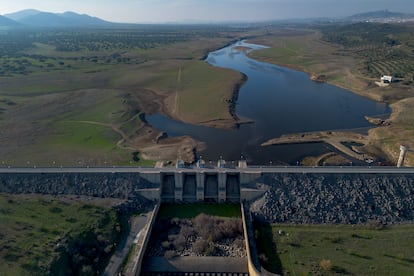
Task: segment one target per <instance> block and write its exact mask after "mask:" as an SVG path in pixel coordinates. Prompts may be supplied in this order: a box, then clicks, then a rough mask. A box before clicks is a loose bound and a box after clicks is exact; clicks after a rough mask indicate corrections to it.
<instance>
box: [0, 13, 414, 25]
mask: <svg viewBox="0 0 414 276" xmlns="http://www.w3.org/2000/svg"><path fill="white" fill-rule="evenodd" d="M284 21H289V22H307V23H311V22H316V21H330V22H331V21H332V22H335V21H341V22H384V23H385V22H402V21H412V22H414V14H405V13H399V12H391V11H388V10H381V11H374V12H367V13H360V14H355V15H352V16H349V17H346V18H342V19H339V18H336V19H334V18H332V19H331V18H324V19H323V20H322V19H321V18H313V19H312V18H309V19H296V20H294V19H292V20H283V21H280V22H284ZM276 22H277V21H276ZM120 25H123V24H121V23H113V22H108V21H105V20H102V19H100V18H97V17H93V16H90V15H87V14H78V13H75V12H65V13H51V12H43V11H38V10H22V11H19V12H15V13H10V14H5V15H4V16H1V15H0V28H18V27H20V28H28V27H32V28H36V27H54V28H66V27H96V28H103V27H114V26H120ZM125 25H133V24H125Z"/></svg>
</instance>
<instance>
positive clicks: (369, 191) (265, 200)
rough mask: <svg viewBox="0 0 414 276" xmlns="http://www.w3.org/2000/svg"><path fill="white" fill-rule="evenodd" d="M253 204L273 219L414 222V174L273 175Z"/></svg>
mask: <svg viewBox="0 0 414 276" xmlns="http://www.w3.org/2000/svg"><path fill="white" fill-rule="evenodd" d="M261 181H262V182H263V183H264V184H265V186H266V188H267V190H266V192H265V194H264V196H263V197H261V198H260V199H259V200H257V201H255V202H254V203H252V204H251V211H252V213H253V216H254V217H255V218H256V219H261V220H265V221H267V222H271V223H294V224H321V223H328V224H339V223H342V224H359V223H370V222H377V223H404V222H413V221H414V212H413V211H414V178H413V177H412V176H411V175H386V174H384V175H383V174H378V175H377V174H372V175H366V174H364V175H362V174H267V175H265V176H264V177H263V178H262V179H261Z"/></svg>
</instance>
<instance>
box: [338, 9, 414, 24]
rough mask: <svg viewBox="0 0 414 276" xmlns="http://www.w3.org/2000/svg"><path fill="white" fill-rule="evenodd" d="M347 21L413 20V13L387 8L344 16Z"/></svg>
mask: <svg viewBox="0 0 414 276" xmlns="http://www.w3.org/2000/svg"><path fill="white" fill-rule="evenodd" d="M345 19H346V20H348V21H355V22H361V21H366V22H400V21H414V14H406V13H401V12H391V11H389V10H381V11H373V12H366V13H359V14H355V15H352V16H349V17H347V18H345Z"/></svg>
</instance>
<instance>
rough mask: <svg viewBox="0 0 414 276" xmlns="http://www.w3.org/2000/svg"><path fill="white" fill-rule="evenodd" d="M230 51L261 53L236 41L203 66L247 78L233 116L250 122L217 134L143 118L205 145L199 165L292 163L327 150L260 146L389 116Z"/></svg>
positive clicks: (381, 106)
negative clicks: (243, 161) (215, 162)
mask: <svg viewBox="0 0 414 276" xmlns="http://www.w3.org/2000/svg"><path fill="white" fill-rule="evenodd" d="M236 46H243V47H248V48H251V49H254V50H258V49H261V48H263V46H260V45H254V44H248V43H246V42H244V41H240V42H237V43H236V44H233V45H230V46H228V47H225V48H223V49H220V50H217V51H215V52H212V53H210V54H209V55H208V57H207V59H206V62H208V63H209V64H211V65H213V66H218V67H224V68H230V69H233V70H237V71H239V72H242V73H243V74H245V75H246V76H247V78H248V80H247V82H246V83H245V84H244V85H243V86H242V87H241V89H240V91H239V97H238V101H237V105H236V113H237V115H238V116H239V117H242V118H248V119H251V120H253V121H254V123H252V124H244V125H241V126H240V127H239V128H238V129H233V130H223V129H215V128H209V127H203V126H197V125H191V124H186V123H182V122H178V121H175V120H172V119H170V118H167V117H165V116H162V115H159V114H155V115H150V116H147V121H148V122H149V123H150V124H151V125H152V126H154V127H155V128H157V129H159V130H162V131H165V132H166V133H167V134H168V136H181V135H189V136H191V137H193V138H194V139H196V140H199V141H203V142H205V143H206V146H207V149H206V150H205V151H203V152H199V153H198V154H199V155H202V157H203V159H204V160H207V161H208V160H217V159H219V158H220V156H222V157H223V158H224V159H225V160H230V161H231V160H239V159H240V158H241V156H243V158H245V159H247V160H248V163H249V164H262V165H265V164H269V163H272V164H296V162H297V161H298V160H300V159H302V158H303V157H304V156H308V155H319V154H322V153H325V152H328V151H332V150H333V149H332V148H331V147H330V146H329V145H326V144H323V143H317V144H297V145H278V146H268V147H261V146H260V144H261V143H263V142H265V141H267V140H268V139H271V138H275V137H278V136H280V135H282V134H289V133H297V132H309V131H321V130H339V129H354V128H364V127H370V126H372V125H371V124H370V123H369V122H367V121H366V120H365V118H364V116H366V115H368V116H375V115H380V114H385V113H389V112H390V109H389V107H388V106H387V105H386V104H383V103H377V102H374V101H371V100H369V99H366V98H363V97H360V96H358V95H355V94H353V93H351V92H349V91H347V90H344V89H341V88H338V87H336V86H332V85H329V84H326V83H316V82H313V81H311V80H310V79H309V76H308V75H307V74H305V73H303V72H299V71H296V70H292V69H288V68H285V67H281V66H277V65H272V64H268V63H264V62H259V61H256V60H253V59H251V58H249V57H248V56H246V53H245V52H243V51H239V50H237V49H235V47H236Z"/></svg>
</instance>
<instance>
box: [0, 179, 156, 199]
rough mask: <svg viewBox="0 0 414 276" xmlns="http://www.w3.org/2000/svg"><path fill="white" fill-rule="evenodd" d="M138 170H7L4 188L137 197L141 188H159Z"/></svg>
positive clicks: (1, 183)
mask: <svg viewBox="0 0 414 276" xmlns="http://www.w3.org/2000/svg"><path fill="white" fill-rule="evenodd" d="M158 187H159V184H153V183H150V182H148V181H146V180H145V179H143V178H141V177H139V174H136V173H31V174H30V173H27V174H14V173H6V174H1V175H0V192H3V193H11V194H25V193H26V194H27V193H36V194H52V195H65V194H66V195H68V194H71V195H85V196H92V197H113V198H123V199H126V198H131V197H132V198H133V197H135V196H136V194H137V191H138V190H139V189H146V188H158Z"/></svg>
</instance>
